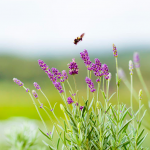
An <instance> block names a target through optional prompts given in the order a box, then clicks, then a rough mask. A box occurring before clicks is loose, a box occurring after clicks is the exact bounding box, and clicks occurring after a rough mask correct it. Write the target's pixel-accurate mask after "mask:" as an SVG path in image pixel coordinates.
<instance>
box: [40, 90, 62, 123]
mask: <svg viewBox="0 0 150 150" xmlns="http://www.w3.org/2000/svg"><path fill="white" fill-rule="evenodd" d="M41 93H42V94H43V95H44V97H45V98H46V100H47V101H48V103H49V106H50V109H51V110H52V106H51V104H50V102H49V100H48V98H47V96H46V95H45V94H44V92H43V91H42V90H41ZM52 113H53V115H54V117H55V118H56V120H57V121H58V122H59V123H60V121H59V119H58V118H57V117H56V115H55V113H54V111H52Z"/></svg>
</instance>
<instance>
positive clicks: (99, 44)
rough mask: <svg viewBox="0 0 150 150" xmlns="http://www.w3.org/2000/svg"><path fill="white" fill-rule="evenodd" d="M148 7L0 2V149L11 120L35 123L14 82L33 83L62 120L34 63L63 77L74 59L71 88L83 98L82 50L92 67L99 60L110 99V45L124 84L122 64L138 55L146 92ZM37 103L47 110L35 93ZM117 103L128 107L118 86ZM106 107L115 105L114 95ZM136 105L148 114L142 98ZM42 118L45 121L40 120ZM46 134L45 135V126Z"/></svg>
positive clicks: (50, 0) (47, 0)
mask: <svg viewBox="0 0 150 150" xmlns="http://www.w3.org/2000/svg"><path fill="white" fill-rule="evenodd" d="M149 6H150V1H149V0H136V1H134V0H126V1H119V0H113V1H112V0H107V1H103V0H95V1H92V0H86V1H84V0H82V1H81V0H75V1H69V0H64V1H61V0H55V1H54V0H42V1H41V0H1V1H0V128H1V130H0V132H1V133H0V139H1V140H0V141H1V142H0V145H1V147H3V149H4V146H5V144H4V143H3V144H2V142H3V141H4V140H5V138H4V131H5V130H7V129H8V128H9V127H10V126H11V123H10V121H9V120H10V119H11V117H25V118H28V119H34V120H40V118H39V116H38V114H37V112H36V109H35V107H34V105H33V103H32V100H31V99H30V97H29V95H28V93H26V92H25V90H24V89H23V88H21V87H19V86H18V85H16V84H15V83H14V82H13V80H12V79H13V78H14V77H15V78H18V79H19V80H21V81H22V82H23V83H24V85H25V87H28V88H29V89H30V90H32V89H34V86H33V82H37V83H38V84H39V85H40V86H41V88H42V90H43V92H44V93H45V94H46V95H47V97H48V98H49V100H50V102H51V104H52V105H54V104H55V102H57V105H56V110H55V112H56V115H58V116H61V117H63V116H62V115H61V111H60V109H59V103H62V104H63V102H62V100H61V99H60V97H59V95H58V92H57V90H56V89H55V88H54V86H53V84H52V83H51V81H50V79H49V78H48V77H47V75H46V74H45V73H44V72H43V70H41V68H40V67H39V65H38V62H37V60H38V59H42V60H43V61H44V62H45V63H46V64H47V65H48V66H49V67H50V68H52V67H55V68H57V69H58V70H59V71H62V70H66V71H67V72H68V71H69V69H68V67H67V64H68V63H69V62H70V61H71V60H72V58H75V59H76V62H77V63H78V65H79V74H78V75H76V81H77V87H78V89H79V96H80V97H81V98H82V95H83V96H85V95H86V83H85V77H86V67H85V65H84V63H83V62H82V60H81V58H80V52H82V51H83V50H84V49H87V50H88V53H89V56H90V59H91V61H93V62H94V58H99V59H100V61H101V62H102V63H106V64H107V65H108V67H109V71H110V72H111V73H112V80H111V85H110V94H112V93H113V92H115V91H116V85H115V59H114V57H113V52H112V44H113V43H114V44H115V45H116V47H117V50H118V63H119V67H121V68H123V69H124V71H125V73H126V76H127V78H128V79H130V76H129V70H128V62H129V60H132V59H133V53H134V52H139V54H140V63H141V71H142V75H143V77H144V80H145V82H146V85H147V87H148V89H150V84H149V83H150V78H149V76H150V70H149V68H150V42H149V41H150V17H149V14H150V9H149ZM82 33H85V36H84V38H83V41H82V42H79V43H78V44H77V45H74V44H73V41H74V39H75V38H76V37H77V36H80V35H81V34H82ZM133 79H134V81H133V83H134V88H135V90H136V91H137V93H138V91H139V90H140V89H142V88H143V87H142V85H141V84H140V82H139V80H138V78H137V74H136V71H134V76H133ZM93 80H95V78H94V76H93ZM69 82H70V83H71V84H72V87H74V84H73V78H72V76H69ZM66 88H68V87H67V86H66ZM149 91H150V90H149ZM39 97H40V100H41V101H42V102H43V103H44V104H45V105H47V103H46V100H45V99H44V97H42V95H41V94H40V93H39ZM120 99H121V102H123V103H126V104H127V106H129V104H130V91H129V90H128V89H127V87H126V86H125V85H124V84H123V82H121V86H120ZM102 102H103V100H102ZM133 102H134V110H137V107H138V104H137V102H136V101H135V99H134V101H133ZM111 103H113V104H115V103H116V95H115V96H114V98H113V99H112V100H111ZM142 103H143V104H144V105H145V106H146V107H147V109H149V107H148V100H147V98H146V94H145V93H144V92H143V100H142ZM147 115H148V113H147ZM43 118H44V119H45V120H47V119H48V117H47V116H46V115H45V114H43ZM147 118H148V117H147ZM148 119H149V118H148ZM149 122H150V119H149ZM48 123H49V125H50V124H51V123H50V122H48ZM5 124H9V126H6V125H5ZM148 125H149V124H148ZM49 128H50V129H51V125H50V126H49ZM146 132H149V130H146ZM146 132H145V133H146ZM149 133H150V132H149ZM148 138H150V134H149V135H148V137H147V140H146V141H145V142H144V146H147V147H150V145H149V143H148ZM6 149H7V148H6Z"/></svg>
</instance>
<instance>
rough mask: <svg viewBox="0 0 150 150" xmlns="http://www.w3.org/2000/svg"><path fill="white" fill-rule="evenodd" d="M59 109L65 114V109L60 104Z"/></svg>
mask: <svg viewBox="0 0 150 150" xmlns="http://www.w3.org/2000/svg"><path fill="white" fill-rule="evenodd" d="M60 109H61V110H62V111H63V112H65V108H64V106H63V105H62V104H60Z"/></svg>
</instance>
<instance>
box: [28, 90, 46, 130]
mask: <svg viewBox="0 0 150 150" xmlns="http://www.w3.org/2000/svg"><path fill="white" fill-rule="evenodd" d="M29 95H30V97H31V99H32V101H33V104H34V106H35V108H36V110H37V112H38V115H39V116H40V118H41V120H42V123H43V125H44V127H45V129H46V131H47V133H48V129H47V126H46V124H45V122H44V120H43V118H42V116H41V114H40V112H39V110H38V108H37V106H36V103H35V101H34V99H33V97H32V94H31V93H30V92H29Z"/></svg>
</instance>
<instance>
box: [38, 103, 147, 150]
mask: <svg viewBox="0 0 150 150" xmlns="http://www.w3.org/2000/svg"><path fill="white" fill-rule="evenodd" d="M92 103H93V101H92V102H91V103H90V105H89V106H88V101H85V105H84V106H85V107H84V108H83V111H82V112H81V113H79V112H78V109H77V107H75V106H74V108H73V109H72V112H71V113H70V112H69V111H68V110H67V108H65V107H64V109H65V111H64V113H65V114H66V115H67V116H68V118H69V120H68V121H66V120H64V124H62V125H59V124H54V128H55V129H56V132H57V134H58V136H59V138H58V140H57V142H55V145H53V146H52V145H51V144H49V143H45V142H44V143H45V144H46V145H47V146H48V147H49V148H50V149H51V150H57V149H69V150H71V149H72V150H81V149H82V150H101V149H104V150H111V149H112V150H114V149H117V150H122V149H128V150H130V149H142V146H141V145H142V143H143V141H144V139H145V138H146V136H147V134H146V135H143V133H144V129H141V122H142V119H143V117H144V115H145V112H144V114H143V116H142V118H140V121H137V123H136V124H135V127H133V121H134V120H135V119H136V118H137V115H138V113H139V111H140V110H138V111H137V112H136V113H135V114H134V115H131V113H130V108H127V107H126V105H124V104H122V105H120V111H119V112H118V110H117V109H116V108H115V107H116V106H113V105H112V104H110V105H109V107H108V108H107V110H105V108H104V107H103V106H102V104H100V105H99V108H97V110H98V111H97V112H96V111H94V108H93V107H92ZM90 107H91V108H90ZM141 108H142V107H141ZM58 129H60V130H59V131H58ZM41 132H42V131H41ZM42 133H43V132H42ZM43 134H44V133H43ZM53 134H54V132H53V133H52V135H51V137H48V136H47V135H46V134H44V135H45V136H46V137H47V138H48V139H49V140H50V141H53ZM60 141H61V142H62V143H63V144H62V145H60Z"/></svg>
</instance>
